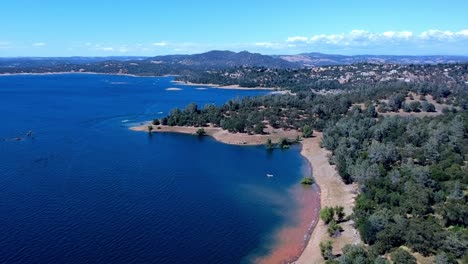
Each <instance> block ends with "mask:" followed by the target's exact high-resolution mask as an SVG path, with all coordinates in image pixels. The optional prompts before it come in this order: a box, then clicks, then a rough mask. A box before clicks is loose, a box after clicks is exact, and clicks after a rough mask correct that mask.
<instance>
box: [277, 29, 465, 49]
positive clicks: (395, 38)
mask: <svg viewBox="0 0 468 264" xmlns="http://www.w3.org/2000/svg"><path fill="white" fill-rule="evenodd" d="M462 39H468V30H467V29H465V30H461V31H458V32H453V31H442V30H434V29H432V30H428V31H424V32H422V33H420V34H418V35H416V34H414V33H413V32H411V31H385V32H382V33H375V32H370V31H367V30H360V29H355V30H352V31H350V32H349V33H341V34H320V35H313V36H311V37H302V36H294V37H289V38H287V39H286V42H294V43H302V44H326V45H337V46H368V45H374V44H386V43H388V42H389V41H391V42H404V41H413V42H418V41H425V40H439V41H448V40H451V41H454V40H455V41H457V40H462Z"/></svg>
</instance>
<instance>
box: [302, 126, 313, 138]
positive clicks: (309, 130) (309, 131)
mask: <svg viewBox="0 0 468 264" xmlns="http://www.w3.org/2000/svg"><path fill="white" fill-rule="evenodd" d="M313 134H314V130H312V128H311V127H310V126H309V125H305V126H303V127H302V136H303V137H305V138H310V137H312V135H313Z"/></svg>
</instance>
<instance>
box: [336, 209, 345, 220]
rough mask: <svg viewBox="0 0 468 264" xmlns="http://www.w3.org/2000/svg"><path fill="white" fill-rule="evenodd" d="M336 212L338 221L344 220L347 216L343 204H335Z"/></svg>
mask: <svg viewBox="0 0 468 264" xmlns="http://www.w3.org/2000/svg"><path fill="white" fill-rule="evenodd" d="M335 214H336V220H337V221H338V222H341V221H343V220H344V217H345V213H344V207H343V206H335Z"/></svg>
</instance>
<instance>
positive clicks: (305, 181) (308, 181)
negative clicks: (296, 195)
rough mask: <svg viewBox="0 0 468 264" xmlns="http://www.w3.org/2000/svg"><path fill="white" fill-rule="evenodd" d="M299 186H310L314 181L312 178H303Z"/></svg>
mask: <svg viewBox="0 0 468 264" xmlns="http://www.w3.org/2000/svg"><path fill="white" fill-rule="evenodd" d="M301 184H302V185H312V184H314V180H313V179H312V178H310V177H305V178H303V179H302V181H301Z"/></svg>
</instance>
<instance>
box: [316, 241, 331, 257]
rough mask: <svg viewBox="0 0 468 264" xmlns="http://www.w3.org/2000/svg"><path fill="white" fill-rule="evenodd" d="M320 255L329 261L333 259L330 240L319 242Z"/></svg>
mask: <svg viewBox="0 0 468 264" xmlns="http://www.w3.org/2000/svg"><path fill="white" fill-rule="evenodd" d="M319 246H320V253H321V254H322V257H323V259H325V260H329V259H334V258H335V256H334V255H333V242H332V241H330V240H326V241H322V242H320V245H319Z"/></svg>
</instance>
